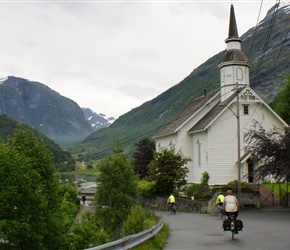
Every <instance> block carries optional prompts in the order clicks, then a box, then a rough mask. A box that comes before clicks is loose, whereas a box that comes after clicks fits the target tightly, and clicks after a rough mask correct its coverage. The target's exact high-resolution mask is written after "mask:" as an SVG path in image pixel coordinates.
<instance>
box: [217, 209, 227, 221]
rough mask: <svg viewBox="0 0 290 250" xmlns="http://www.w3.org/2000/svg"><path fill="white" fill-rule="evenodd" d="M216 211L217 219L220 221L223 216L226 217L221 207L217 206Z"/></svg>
mask: <svg viewBox="0 0 290 250" xmlns="http://www.w3.org/2000/svg"><path fill="white" fill-rule="evenodd" d="M217 209H218V212H217V216H218V217H220V218H221V219H222V218H223V217H224V216H226V212H225V210H224V209H223V207H222V206H217Z"/></svg>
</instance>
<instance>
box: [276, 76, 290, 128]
mask: <svg viewBox="0 0 290 250" xmlns="http://www.w3.org/2000/svg"><path fill="white" fill-rule="evenodd" d="M275 99H276V102H278V104H277V106H276V108H275V111H276V112H277V114H278V115H280V116H281V117H282V118H283V119H284V120H285V121H286V122H287V123H288V124H290V74H289V75H287V81H286V82H285V85H284V87H283V88H282V90H280V91H279V93H278V94H277V96H276V98H275Z"/></svg>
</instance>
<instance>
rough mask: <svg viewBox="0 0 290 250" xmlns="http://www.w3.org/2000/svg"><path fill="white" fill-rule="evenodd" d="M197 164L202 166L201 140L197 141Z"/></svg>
mask: <svg viewBox="0 0 290 250" xmlns="http://www.w3.org/2000/svg"><path fill="white" fill-rule="evenodd" d="M197 163H198V166H199V167H200V166H201V143H200V141H199V140H198V141H197Z"/></svg>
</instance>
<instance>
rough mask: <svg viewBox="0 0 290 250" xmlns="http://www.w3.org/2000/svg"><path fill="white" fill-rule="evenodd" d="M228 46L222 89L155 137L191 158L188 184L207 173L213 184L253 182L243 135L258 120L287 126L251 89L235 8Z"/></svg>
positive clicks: (160, 144)
mask: <svg viewBox="0 0 290 250" xmlns="http://www.w3.org/2000/svg"><path fill="white" fill-rule="evenodd" d="M225 42H226V44H227V50H226V53H225V55H224V56H223V58H222V59H221V61H220V63H219V64H218V67H219V69H220V88H219V89H217V90H215V91H212V92H210V93H208V94H204V95H203V96H201V97H199V98H197V99H195V100H194V101H193V102H192V103H191V104H190V105H189V106H188V107H187V108H185V109H184V110H183V111H182V112H180V113H179V114H178V115H177V116H176V117H174V118H173V119H172V121H170V122H169V123H167V124H166V125H165V126H163V127H162V128H161V129H160V130H159V131H158V132H157V133H156V134H155V135H154V136H153V138H154V139H155V140H156V151H158V152H160V151H161V150H162V149H163V148H168V149H174V150H175V152H177V151H178V150H181V151H182V154H183V155H184V156H187V157H190V158H191V160H192V161H190V162H188V163H187V167H188V169H189V173H188V177H187V181H188V183H200V179H201V177H202V173H203V172H205V171H206V172H208V173H209V176H210V179H209V185H215V184H216V185H223V184H226V183H228V182H230V181H233V180H238V178H239V179H240V181H245V182H249V183H251V182H253V181H254V180H253V175H252V174H251V173H252V171H253V170H254V169H255V168H256V167H257V165H258V163H257V161H256V160H255V158H253V157H252V156H251V155H250V154H246V153H245V152H244V151H243V148H244V142H243V134H244V133H246V132H247V131H248V130H250V129H251V126H252V125H253V121H258V122H259V123H260V124H261V125H262V126H263V128H264V129H265V130H269V129H272V128H273V127H274V126H276V127H280V128H283V127H288V124H287V123H286V122H285V121H283V119H282V118H281V117H279V116H278V115H277V114H276V113H275V112H274V111H273V110H272V109H271V108H270V107H269V105H267V103H265V102H264V101H263V100H262V98H261V97H260V96H259V95H258V94H257V93H255V91H254V90H253V89H252V88H251V86H250V76H249V68H250V62H249V60H248V58H247V57H246V56H245V54H244V53H243V51H242V50H241V43H242V40H241V38H240V37H239V36H238V30H237V24H236V17H235V13H234V8H233V5H231V10H230V24H229V34H228V38H227V39H226V40H225ZM238 159H240V163H238ZM239 171H240V172H239Z"/></svg>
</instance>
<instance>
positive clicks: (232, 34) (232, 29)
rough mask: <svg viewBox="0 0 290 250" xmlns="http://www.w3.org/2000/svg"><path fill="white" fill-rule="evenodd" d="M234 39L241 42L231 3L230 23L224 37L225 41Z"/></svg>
mask: <svg viewBox="0 0 290 250" xmlns="http://www.w3.org/2000/svg"><path fill="white" fill-rule="evenodd" d="M232 40H236V41H240V42H242V40H241V38H240V37H239V35H238V28H237V22H236V16H235V10H234V6H233V5H231V13H230V25H229V36H228V38H227V39H226V43H228V42H229V41H232Z"/></svg>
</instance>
